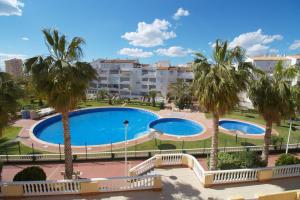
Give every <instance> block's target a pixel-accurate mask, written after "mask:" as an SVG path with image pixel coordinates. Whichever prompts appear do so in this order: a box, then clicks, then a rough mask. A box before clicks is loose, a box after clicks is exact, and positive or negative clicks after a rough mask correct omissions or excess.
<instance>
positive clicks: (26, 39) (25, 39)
mask: <svg viewBox="0 0 300 200" xmlns="http://www.w3.org/2000/svg"><path fill="white" fill-rule="evenodd" d="M21 40H24V41H28V40H29V38H28V37H22V38H21Z"/></svg>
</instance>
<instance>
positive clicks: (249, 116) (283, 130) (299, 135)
mask: <svg viewBox="0 0 300 200" xmlns="http://www.w3.org/2000/svg"><path fill="white" fill-rule="evenodd" d="M206 117H208V118H211V114H209V113H207V114H206ZM223 118H234V119H240V120H245V121H249V122H254V123H257V124H261V125H265V121H264V119H263V118H262V117H261V116H259V115H258V114H256V113H250V112H245V111H243V112H241V111H234V112H231V113H230V114H227V115H225V116H223ZM295 126H300V122H294V123H293V124H292V132H291V138H290V143H297V142H300V130H298V129H296V128H295ZM273 128H274V129H275V130H276V131H277V132H278V133H279V136H281V137H283V139H284V142H286V141H287V137H288V132H289V123H288V121H282V122H281V125H280V126H277V125H276V123H274V124H273Z"/></svg>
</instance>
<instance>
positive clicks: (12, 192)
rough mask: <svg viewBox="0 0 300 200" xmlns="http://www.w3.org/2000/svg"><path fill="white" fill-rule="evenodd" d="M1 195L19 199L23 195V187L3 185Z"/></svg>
mask: <svg viewBox="0 0 300 200" xmlns="http://www.w3.org/2000/svg"><path fill="white" fill-rule="evenodd" d="M2 194H3V196H4V197H21V196H23V195H24V190H23V185H4V186H2Z"/></svg>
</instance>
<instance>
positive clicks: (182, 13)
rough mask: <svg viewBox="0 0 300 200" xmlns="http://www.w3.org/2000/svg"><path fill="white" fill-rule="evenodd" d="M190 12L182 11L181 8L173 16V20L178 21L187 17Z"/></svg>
mask: <svg viewBox="0 0 300 200" xmlns="http://www.w3.org/2000/svg"><path fill="white" fill-rule="evenodd" d="M189 15H190V12H189V11H188V10H184V9H183V8H178V10H177V12H176V13H175V14H174V15H173V19H175V20H179V19H180V18H181V17H186V16H189Z"/></svg>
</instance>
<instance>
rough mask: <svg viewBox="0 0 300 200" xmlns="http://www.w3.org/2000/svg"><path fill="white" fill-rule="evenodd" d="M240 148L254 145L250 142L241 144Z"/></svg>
mask: <svg viewBox="0 0 300 200" xmlns="http://www.w3.org/2000/svg"><path fill="white" fill-rule="evenodd" d="M241 145H242V146H255V144H253V143H251V142H241Z"/></svg>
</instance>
